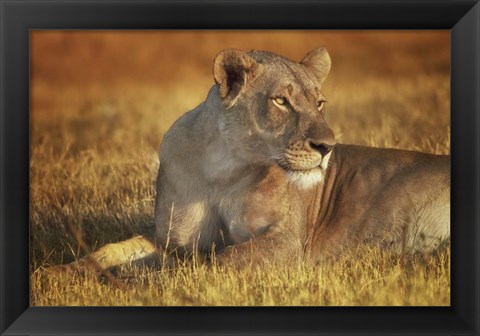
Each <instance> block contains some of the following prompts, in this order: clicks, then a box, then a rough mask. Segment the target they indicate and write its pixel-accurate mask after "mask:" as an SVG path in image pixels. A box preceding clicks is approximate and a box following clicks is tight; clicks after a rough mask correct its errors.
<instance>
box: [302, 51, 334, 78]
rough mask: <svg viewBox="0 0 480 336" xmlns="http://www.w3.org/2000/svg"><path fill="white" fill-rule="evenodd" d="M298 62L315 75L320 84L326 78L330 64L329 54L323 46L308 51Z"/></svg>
mask: <svg viewBox="0 0 480 336" xmlns="http://www.w3.org/2000/svg"><path fill="white" fill-rule="evenodd" d="M300 63H301V64H302V65H303V66H305V67H306V68H307V69H308V70H309V71H310V72H311V73H312V74H313V75H314V76H315V78H316V79H317V80H318V81H319V82H320V84H322V83H323V81H324V80H325V78H327V76H328V73H329V72H330V67H331V65H332V61H331V60H330V55H329V54H328V52H327V49H325V48H323V47H319V48H316V49H313V50H312V51H310V52H309V53H308V54H307V55H306V56H305V57H304V58H303V60H302V61H301V62H300Z"/></svg>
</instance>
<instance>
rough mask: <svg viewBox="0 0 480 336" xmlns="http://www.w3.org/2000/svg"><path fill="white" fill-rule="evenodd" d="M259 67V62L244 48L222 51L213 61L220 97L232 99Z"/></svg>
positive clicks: (214, 75) (214, 76)
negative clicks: (243, 49)
mask: <svg viewBox="0 0 480 336" xmlns="http://www.w3.org/2000/svg"><path fill="white" fill-rule="evenodd" d="M257 67H258V63H257V62H256V61H255V60H254V59H253V58H252V57H250V56H249V55H248V54H247V53H246V52H244V51H242V50H238V49H228V50H224V51H221V52H220V53H219V54H218V55H217V57H216V58H215V61H214V63H213V78H214V79H215V83H217V85H218V87H219V91H220V97H222V98H223V99H227V100H230V101H231V100H232V99H234V98H235V97H236V96H237V95H238V93H239V92H240V90H241V88H242V86H243V85H244V84H245V83H246V80H247V78H248V77H252V76H253V75H254V73H255V70H256V69H257Z"/></svg>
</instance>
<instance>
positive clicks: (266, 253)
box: [213, 233, 303, 267]
mask: <svg viewBox="0 0 480 336" xmlns="http://www.w3.org/2000/svg"><path fill="white" fill-rule="evenodd" d="M302 258H303V242H302V239H301V237H299V236H292V235H290V234H288V233H285V234H281V233H278V234H269V233H267V234H265V235H263V236H260V237H256V238H251V239H249V240H248V241H246V242H243V243H241V244H237V245H232V246H229V247H227V248H226V249H225V250H223V251H222V252H221V253H220V254H219V255H218V256H216V258H215V260H213V263H216V264H217V265H226V266H234V267H245V266H254V267H256V266H260V267H261V266H269V265H285V264H289V263H292V264H296V263H298V261H300V260H301V259H302Z"/></svg>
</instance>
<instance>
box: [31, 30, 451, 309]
mask: <svg viewBox="0 0 480 336" xmlns="http://www.w3.org/2000/svg"><path fill="white" fill-rule="evenodd" d="M318 45H324V46H325V47H327V49H328V50H329V52H330V55H331V57H332V61H333V65H332V71H331V74H330V76H329V78H328V79H327V81H326V83H325V85H324V88H323V92H324V93H325V95H326V97H327V100H328V106H327V122H329V124H330V125H331V127H332V129H333V130H334V132H335V133H336V137H337V139H338V141H339V142H342V143H355V144H360V145H368V146H378V147H395V148H404V149H413V150H419V151H424V152H429V153H436V154H448V153H449V151H450V137H449V134H450V129H449V125H450V119H449V110H450V96H449V91H450V85H449V81H450V73H449V68H450V60H449V33H448V32H447V31H435V32H432V31H431V32H425V31H423V32H420V31H408V32H407V31H405V32H399V31H396V32H373V31H372V32H360V31H358V32H348V31H342V32H328V31H325V32H322V31H317V32H309V31H296V32H294V31H291V32H281V31H277V32H265V31H263V32H255V31H250V32H236V31H230V32H213V31H210V32H209V31H204V32H188V31H183V32H173V31H172V32H168V31H164V32H160V31H159V32H78V31H77V32H75V31H69V32H61V31H57V32H48V31H36V32H33V33H32V54H31V57H32V58H31V61H32V77H31V78H32V85H31V152H30V155H31V156H30V178H31V180H30V189H31V194H30V195H31V196H30V197H31V202H30V218H31V231H30V232H31V258H30V260H31V265H30V270H31V305H33V306H50V305H54V306H57V305H449V304H450V255H449V251H445V252H442V253H441V254H440V255H436V256H429V255H424V256H419V257H417V258H414V259H405V258H403V257H401V256H396V255H389V254H388V253H385V252H382V251H380V250H378V249H376V248H375V247H371V248H367V249H365V251H363V252H362V253H360V256H359V257H355V258H354V257H353V256H349V255H346V256H344V258H342V259H341V260H338V261H337V262H336V263H334V264H330V265H321V266H318V267H312V266H309V265H298V266H297V267H284V268H269V267H266V268H263V269H245V270H241V271H237V270H232V269H229V268H228V267H227V268H219V267H206V266H204V265H201V264H198V263H190V264H186V265H182V266H180V267H178V268H176V269H174V270H172V269H170V270H168V269H158V268H157V269H155V268H154V269H152V268H148V267H126V268H124V269H122V270H120V272H118V273H117V274H115V275H114V276H113V277H95V276H90V275H82V274H77V273H52V272H49V271H48V266H51V265H55V264H59V263H68V262H71V261H74V260H76V259H78V258H80V257H81V256H83V255H84V254H85V253H86V252H88V250H92V249H96V248H98V247H100V246H103V245H104V244H106V243H109V242H116V241H119V240H123V239H127V238H130V237H132V236H133V235H136V234H143V233H145V232H152V230H153V227H152V224H153V205H154V198H155V189H154V185H155V178H156V171H157V169H158V165H159V160H158V157H157V151H158V147H159V145H160V142H161V139H162V136H163V134H164V133H165V131H166V130H167V129H168V128H169V127H170V125H171V124H172V123H173V122H174V121H175V120H176V119H177V118H178V117H179V116H180V115H181V114H183V113H184V112H185V111H187V110H189V109H191V108H193V107H195V106H196V105H198V104H199V103H200V102H201V101H202V100H203V99H204V98H205V97H206V95H207V92H208V90H209V89H210V87H211V85H212V84H213V79H212V76H211V68H212V61H213V59H214V57H215V55H216V53H217V52H218V51H220V50H222V49H226V48H231V47H235V48H241V49H245V50H250V49H263V50H269V51H274V52H277V53H279V54H282V55H285V56H287V57H289V58H291V59H295V60H300V59H301V58H302V57H303V56H304V54H305V53H306V52H307V51H309V50H310V49H313V48H314V47H316V46H318Z"/></svg>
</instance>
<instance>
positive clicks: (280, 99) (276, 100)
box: [273, 97, 287, 106]
mask: <svg viewBox="0 0 480 336" xmlns="http://www.w3.org/2000/svg"><path fill="white" fill-rule="evenodd" d="M273 102H274V103H275V104H277V105H280V106H285V105H287V98H285V97H275V98H273Z"/></svg>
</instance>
